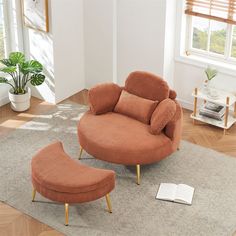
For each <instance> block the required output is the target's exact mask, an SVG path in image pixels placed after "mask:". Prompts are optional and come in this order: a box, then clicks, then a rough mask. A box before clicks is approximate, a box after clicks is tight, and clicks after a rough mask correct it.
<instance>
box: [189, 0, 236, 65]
mask: <svg viewBox="0 0 236 236" xmlns="http://www.w3.org/2000/svg"><path fill="white" fill-rule="evenodd" d="M186 4H187V8H186V11H185V13H186V14H187V15H188V17H187V26H188V28H187V44H186V51H187V52H188V53H190V54H198V55H204V56H206V57H210V58H215V59H222V60H224V61H227V62H231V63H236V0H221V1H218V0H201V1H200V0H187V1H186Z"/></svg>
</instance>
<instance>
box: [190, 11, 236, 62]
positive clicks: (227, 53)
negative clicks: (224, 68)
mask: <svg viewBox="0 0 236 236" xmlns="http://www.w3.org/2000/svg"><path fill="white" fill-rule="evenodd" d="M193 17H194V16H191V15H186V34H185V40H186V41H185V42H186V45H185V51H186V55H195V56H199V57H205V58H207V59H210V60H216V61H222V62H224V63H228V64H232V65H235V64H236V58H234V57H232V56H231V53H232V52H231V50H232V40H233V27H234V25H232V24H229V23H226V24H227V29H226V39H225V50H224V55H221V54H217V53H214V52H210V51H209V47H210V25H211V21H212V20H209V30H208V45H207V50H201V49H197V48H193V47H192V42H193ZM199 18H201V17H199ZM235 27H236V26H235Z"/></svg>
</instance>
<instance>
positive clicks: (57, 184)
mask: <svg viewBox="0 0 236 236" xmlns="http://www.w3.org/2000/svg"><path fill="white" fill-rule="evenodd" d="M31 167H32V183H33V186H34V188H35V189H36V191H37V192H39V193H40V194H42V195H43V196H44V197H46V198H48V199H50V200H52V201H58V202H63V203H65V202H66V203H81V202H89V201H92V200H96V199H99V198H101V197H103V196H105V195H106V194H108V193H109V192H111V191H112V190H113V188H114V186H115V174H114V172H113V171H111V170H103V169H96V168H93V167H88V166H86V165H83V164H81V163H80V162H79V161H75V160H73V159H71V158H70V157H69V156H68V155H67V154H66V153H65V152H64V149H63V146H62V143H61V142H55V143H53V144H51V145H49V146H47V147H45V148H43V149H42V150H41V151H39V152H38V153H37V154H36V155H35V156H34V157H33V159H32V163H31Z"/></svg>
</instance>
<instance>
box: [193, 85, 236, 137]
mask: <svg viewBox="0 0 236 236" xmlns="http://www.w3.org/2000/svg"><path fill="white" fill-rule="evenodd" d="M217 92H218V93H219V94H220V96H219V98H217V99H213V98H211V97H209V96H208V95H207V94H205V93H204V92H203V91H202V90H201V89H198V88H195V89H194V92H193V93H192V96H193V97H194V109H193V113H192V114H191V116H190V117H191V118H192V119H193V124H195V121H196V120H198V121H201V122H204V123H207V124H210V125H214V126H217V127H219V128H222V129H223V130H224V134H226V131H227V130H228V129H229V128H230V127H231V126H232V125H233V124H234V123H235V122H236V97H235V96H234V95H233V94H231V93H227V92H225V91H220V90H217ZM199 99H201V100H203V101H204V103H206V102H207V101H209V102H212V103H215V104H218V105H222V106H225V107H226V111H225V116H224V120H222V121H220V120H215V119H213V118H209V117H206V116H202V115H200V114H199V110H198V100H199ZM232 106H234V110H233V111H231V110H230V107H232Z"/></svg>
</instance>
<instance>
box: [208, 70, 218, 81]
mask: <svg viewBox="0 0 236 236" xmlns="http://www.w3.org/2000/svg"><path fill="white" fill-rule="evenodd" d="M205 73H206V76H207V79H208V80H209V81H211V80H212V79H213V78H215V77H216V76H217V73H218V71H217V70H216V69H212V68H211V67H207V69H206V70H205Z"/></svg>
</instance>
